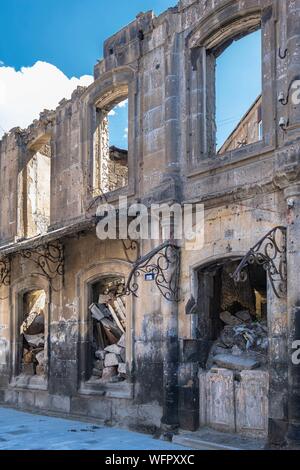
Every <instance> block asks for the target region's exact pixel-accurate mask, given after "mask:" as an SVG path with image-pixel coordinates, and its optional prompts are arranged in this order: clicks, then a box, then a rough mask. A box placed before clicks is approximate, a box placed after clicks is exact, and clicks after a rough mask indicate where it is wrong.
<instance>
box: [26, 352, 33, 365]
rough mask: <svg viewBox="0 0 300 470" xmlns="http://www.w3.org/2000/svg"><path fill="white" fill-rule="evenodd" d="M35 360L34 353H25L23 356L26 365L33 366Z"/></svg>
mask: <svg viewBox="0 0 300 470" xmlns="http://www.w3.org/2000/svg"><path fill="white" fill-rule="evenodd" d="M33 359H34V355H33V353H32V351H26V352H25V351H24V354H23V362H24V364H31V363H32V362H33Z"/></svg>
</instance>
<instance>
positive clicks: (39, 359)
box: [20, 291, 46, 375]
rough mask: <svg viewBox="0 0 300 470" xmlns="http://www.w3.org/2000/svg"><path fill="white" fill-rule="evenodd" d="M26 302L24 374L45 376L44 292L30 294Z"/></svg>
mask: <svg viewBox="0 0 300 470" xmlns="http://www.w3.org/2000/svg"><path fill="white" fill-rule="evenodd" d="M25 296H26V299H25V300H26V301H24V304H25V306H24V312H25V314H24V321H23V323H22V325H21V328H20V334H21V335H23V352H22V372H23V373H24V374H27V375H45V352H44V347H45V316H44V313H45V312H44V310H45V304H46V294H45V292H44V291H34V292H29V293H27V294H26V295H25Z"/></svg>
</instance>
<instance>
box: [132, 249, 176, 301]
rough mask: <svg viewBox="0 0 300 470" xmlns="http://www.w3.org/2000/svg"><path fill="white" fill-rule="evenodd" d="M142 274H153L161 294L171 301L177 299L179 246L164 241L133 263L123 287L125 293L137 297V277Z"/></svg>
mask: <svg viewBox="0 0 300 470" xmlns="http://www.w3.org/2000/svg"><path fill="white" fill-rule="evenodd" d="M142 274H149V275H151V274H152V275H153V278H154V279H153V280H154V281H155V284H156V286H157V288H158V289H159V291H160V293H161V294H162V296H163V297H164V298H165V299H166V300H168V301H170V302H172V301H175V302H178V301H179V276H180V248H179V247H178V246H177V245H175V244H174V243H172V242H171V241H166V242H164V243H163V244H161V245H159V246H158V247H157V248H155V249H154V250H152V251H150V253H148V254H147V255H145V256H143V257H141V258H139V259H138V260H137V261H136V263H134V266H133V269H132V271H131V273H130V275H129V278H128V281H127V285H126V287H125V290H126V294H127V295H130V294H133V295H134V296H136V297H137V291H138V288H139V286H138V282H137V278H138V277H140V276H141V275H142Z"/></svg>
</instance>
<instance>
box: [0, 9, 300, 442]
mask: <svg viewBox="0 0 300 470" xmlns="http://www.w3.org/2000/svg"><path fill="white" fill-rule="evenodd" d="M91 14H92V12H91ZM299 18H300V0H181V1H180V2H179V3H178V5H177V6H175V7H174V8H170V9H169V10H167V11H166V12H165V13H163V14H161V15H160V16H158V17H156V16H155V15H154V14H153V13H152V12H147V13H142V14H139V15H138V16H137V18H136V19H135V20H134V21H133V22H132V23H131V24H129V25H128V26H126V27H125V28H124V29H122V30H121V31H119V32H118V33H117V34H115V35H114V36H112V37H111V38H109V39H108V40H107V41H106V42H105V44H104V58H103V60H101V61H99V62H97V64H96V66H95V69H94V78H95V80H94V83H93V84H92V85H91V86H90V87H88V88H86V89H84V88H78V89H77V90H75V91H74V93H73V95H72V97H71V99H70V100H63V101H61V102H60V104H59V106H58V107H57V109H56V110H55V111H44V112H42V113H41V115H40V118H39V120H36V121H34V122H33V124H32V125H31V126H29V127H28V128H27V129H25V130H22V129H20V128H15V129H12V130H11V131H10V133H9V134H6V135H5V136H4V137H3V139H2V141H1V142H0V168H1V171H0V188H1V198H0V208H1V210H0V298H1V299H0V400H1V402H2V403H5V404H7V405H13V406H17V407H19V408H22V409H34V410H39V411H42V412H45V413H46V412H61V413H64V414H70V415H72V416H81V417H93V418H97V419H101V420H104V421H105V422H109V423H112V424H119V425H123V426H127V427H130V428H132V429H142V430H145V431H147V432H156V431H158V430H166V429H167V430H171V431H174V432H176V429H182V430H188V431H190V432H191V431H192V432H195V431H197V430H198V429H199V428H203V427H209V428H213V429H217V430H220V431H228V432H231V433H238V434H240V435H245V436H255V437H260V438H263V439H265V440H266V442H268V444H269V445H283V444H285V443H288V444H289V445H290V446H291V447H294V446H296V445H297V444H299V442H300V366H297V365H296V364H295V363H294V362H293V361H292V354H293V353H294V349H293V348H294V346H295V345H294V342H295V341H296V340H300V288H299V285H300V274H299V273H300V269H299V266H300V167H299V158H300V105H299V104H297V103H296V102H295V100H293V99H292V93H293V83H294V81H295V80H299V73H300V27H299ZM258 29H261V32H262V70H263V72H262V77H263V78H262V93H261V97H260V98H259V101H258V102H257V103H256V105H255V108H254V111H253V110H252V111H250V114H251V113H254V114H255V117H254V121H255V122H256V124H257V126H256V128H255V130H253V129H252V130H251V129H250V130H249V126H250V127H251V122H252V121H251V119H250V121H251V122H250V121H249V122H248V123H247V125H245V126H244V127H247V129H248V130H247V129H246V131H245V129H244V130H243V129H241V128H238V132H237V133H238V135H232V136H231V138H230V142H227V144H228V145H227V146H226V147H225V148H223V151H221V152H218V151H217V150H216V125H215V112H216V104H215V61H216V58H217V57H218V54H220V53H221V52H222V51H223V50H224V49H225V48H226V47H227V46H229V45H230V44H231V43H232V41H233V40H238V39H240V38H242V37H244V36H245V35H247V34H248V33H251V32H254V31H256V30H258ZM126 99H128V108H129V113H128V116H129V117H128V151H127V149H120V148H116V147H115V146H112V145H111V144H110V141H109V129H108V127H109V120H108V118H107V117H108V114H109V112H110V111H111V110H112V109H113V108H114V107H115V106H116V105H118V103H120V102H122V101H124V100H126ZM258 108H259V109H258ZM251 116H252V117H253V115H252V114H251ZM248 117H249V115H248ZM246 119H247V116H246ZM243 133H244V134H243ZM249 136H250V137H251V136H252V137H251V138H249ZM247 138H249V139H248V140H247ZM245 139H246V140H245ZM119 196H127V198H128V203H129V204H130V203H133V202H141V203H144V204H145V205H147V206H149V205H150V204H152V203H167V204H170V205H172V204H173V203H176V202H177V203H180V204H182V205H183V204H187V203H202V204H204V207H205V227H204V229H205V230H204V244H203V246H202V247H199V249H198V250H192V249H188V247H187V246H186V245H185V244H184V243H183V244H181V245H180V246H179V245H178V246H177V245H176V243H175V241H174V242H170V243H167V242H165V243H163V241H164V240H158V241H154V240H141V241H137V242H136V243H134V242H133V241H132V240H130V239H128V240H120V239H117V240H105V241H101V240H99V238H98V237H97V235H96V224H97V221H98V219H99V218H98V216H97V206H98V203H99V201H100V200H103V198H104V199H105V201H107V202H108V203H109V204H111V205H113V206H114V205H117V204H118V201H119ZM266 236H267V237H266ZM250 250H251V251H250ZM159 257H162V258H163V259H164V260H165V271H166V272H164V276H163V277H164V280H163V281H161V280H159V279H158V278H157V276H156V275H155V273H157V271H155V267H156V268H157V266H159V264H158V261H157V259H158V258H159ZM137 260H138V261H137ZM136 261H137V263H136ZM148 261H149V262H150V263H151V266H152V267H150V269H148V270H147V262H148ZM134 268H135V273H134V274H133V277H132V272H133V271H132V270H133V269H134ZM157 269H158V271H159V268H157ZM138 271H139V274H140V276H137V274H138ZM160 274H161V272H160ZM132 279H133V280H134V282H133V284H134V285H133V286H132V284H130V281H132ZM170 279H171V280H174V279H175V282H172V281H170ZM177 280H178V283H177ZM128 282H129V287H130V288H129V289H128ZM126 284H127V288H125V287H124V286H125V285H126ZM132 291H134V292H133V293H132Z"/></svg>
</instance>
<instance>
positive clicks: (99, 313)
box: [89, 304, 110, 321]
mask: <svg viewBox="0 0 300 470" xmlns="http://www.w3.org/2000/svg"><path fill="white" fill-rule="evenodd" d="M89 309H90V312H91V313H92V317H93V318H94V319H95V320H97V321H101V320H103V318H106V317H108V318H109V317H110V313H109V310H108V308H107V307H105V305H104V304H99V305H97V304H92V305H90V308H89Z"/></svg>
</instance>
